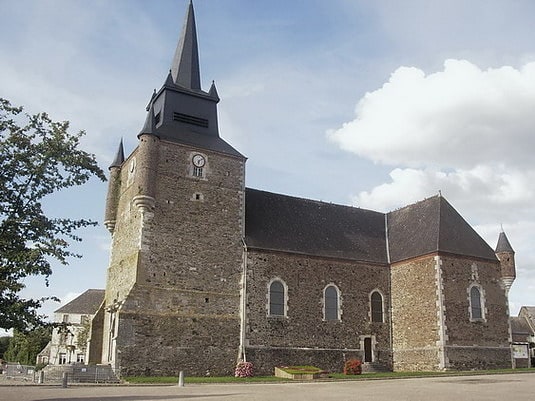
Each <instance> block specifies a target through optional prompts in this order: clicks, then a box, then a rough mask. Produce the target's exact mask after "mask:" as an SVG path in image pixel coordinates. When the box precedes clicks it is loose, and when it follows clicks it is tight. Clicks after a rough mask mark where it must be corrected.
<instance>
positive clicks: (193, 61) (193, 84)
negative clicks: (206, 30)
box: [171, 1, 201, 90]
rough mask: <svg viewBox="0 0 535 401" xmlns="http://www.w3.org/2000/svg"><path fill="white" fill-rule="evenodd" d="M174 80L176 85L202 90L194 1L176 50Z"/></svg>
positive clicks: (173, 70)
mask: <svg viewBox="0 0 535 401" xmlns="http://www.w3.org/2000/svg"><path fill="white" fill-rule="evenodd" d="M171 72H172V75H173V81H174V83H175V84H176V85H179V86H181V87H183V88H186V89H190V90H201V73H200V68H199V49H198V45H197V29H196V27H195V14H194V12H193V3H192V2H191V1H190V3H189V7H188V12H187V13H186V19H185V21H184V27H183V28H182V35H180V41H179V42H178V46H177V48H176V51H175V57H174V58H173V65H172V66H171Z"/></svg>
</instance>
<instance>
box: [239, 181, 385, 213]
mask: <svg viewBox="0 0 535 401" xmlns="http://www.w3.org/2000/svg"><path fill="white" fill-rule="evenodd" d="M245 189H246V190H249V191H255V192H263V193H266V194H272V195H276V196H281V197H285V198H291V199H296V200H300V201H303V202H308V203H316V204H317V203H319V204H322V205H327V206H334V207H345V208H349V209H353V210H354V209H356V210H363V211H367V212H373V213H378V214H382V215H384V214H385V213H383V212H378V211H377V210H372V209H365V208H362V207H358V206H353V205H343V204H341V203H334V202H327V201H323V200H317V199H310V198H303V197H300V196H295V195H287V194H281V193H278V192H271V191H265V190H263V189H256V188H250V187H246V188H245Z"/></svg>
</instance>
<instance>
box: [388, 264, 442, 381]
mask: <svg viewBox="0 0 535 401" xmlns="http://www.w3.org/2000/svg"><path fill="white" fill-rule="evenodd" d="M391 271H392V289H391V291H392V332H393V341H392V348H393V359H394V360H393V363H394V370H396V371H402V370H436V369H438V368H439V348H438V345H437V344H438V342H439V339H440V338H439V337H440V336H439V326H438V317H437V303H438V301H439V300H438V293H437V285H436V278H437V277H436V269H435V260H434V259H433V257H432V256H429V257H424V258H419V259H414V260H410V261H406V262H404V263H399V264H396V265H393V266H392V268H391Z"/></svg>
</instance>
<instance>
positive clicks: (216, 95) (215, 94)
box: [208, 81, 220, 102]
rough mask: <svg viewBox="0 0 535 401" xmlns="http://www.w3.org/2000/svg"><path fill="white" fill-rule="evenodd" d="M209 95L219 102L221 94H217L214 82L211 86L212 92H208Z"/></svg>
mask: <svg viewBox="0 0 535 401" xmlns="http://www.w3.org/2000/svg"><path fill="white" fill-rule="evenodd" d="M208 94H209V95H210V96H211V97H213V98H214V99H216V100H217V101H218V102H219V100H220V99H219V94H218V93H217V89H216V87H215V82H214V81H212V86H210V91H209V92H208Z"/></svg>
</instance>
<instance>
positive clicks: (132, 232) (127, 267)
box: [101, 149, 141, 363]
mask: <svg viewBox="0 0 535 401" xmlns="http://www.w3.org/2000/svg"><path fill="white" fill-rule="evenodd" d="M137 150H138V149H135V150H134V151H133V152H132V154H131V155H130V156H129V158H128V159H127V160H126V161H125V162H124V163H123V165H122V167H121V171H120V184H121V185H120V189H119V197H118V203H117V215H116V216H117V221H116V223H115V229H114V232H113V235H112V239H111V251H110V263H109V266H108V271H107V279H106V293H105V298H104V305H105V308H109V307H112V306H113V305H114V304H118V303H120V302H122V301H124V299H125V298H126V296H127V295H128V293H129V292H130V290H131V288H132V287H133V285H134V283H135V282H136V279H137V265H138V257H139V241H140V234H141V233H140V219H141V213H140V211H139V210H138V209H137V208H136V207H134V206H133V204H132V198H133V197H134V196H135V195H136V194H137V192H136V187H135V185H134V184H135V178H136V173H137V170H138V166H137ZM102 321H103V327H102V333H103V337H102V357H101V359H102V362H103V363H108V362H113V360H114V355H109V352H110V350H111V348H110V341H111V340H112V339H111V337H110V336H109V335H108V334H109V333H110V330H111V329H112V328H111V327H110V316H109V313H107V312H106V313H104V316H103V317H102ZM112 351H113V350H112ZM112 353H113V352H112Z"/></svg>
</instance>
